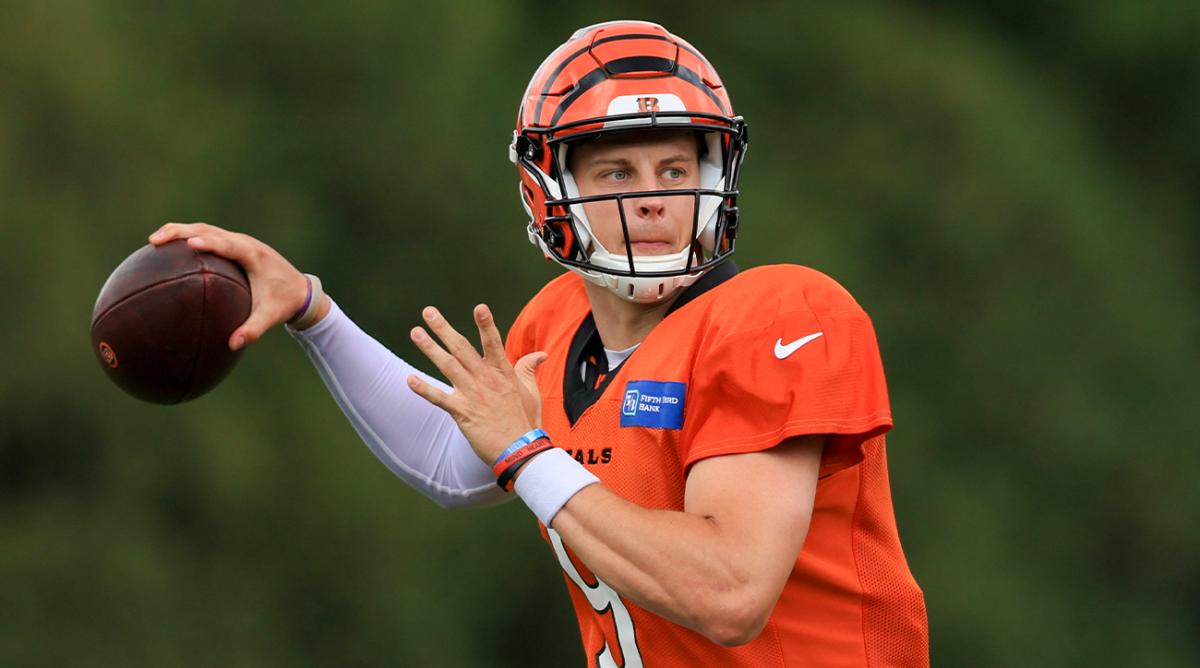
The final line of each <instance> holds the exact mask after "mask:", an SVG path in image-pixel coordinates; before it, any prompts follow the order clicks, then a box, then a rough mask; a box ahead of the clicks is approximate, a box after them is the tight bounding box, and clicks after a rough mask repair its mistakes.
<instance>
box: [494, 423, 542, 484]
mask: <svg viewBox="0 0 1200 668" xmlns="http://www.w3.org/2000/svg"><path fill="white" fill-rule="evenodd" d="M531 436H532V437H533V440H528V441H526V439H528V438H529V437H531ZM521 441H526V442H525V443H524V445H521ZM513 445H515V446H517V447H516V448H515V449H514V448H513V447H511V446H510V447H509V448H508V450H505V451H504V454H503V455H501V456H500V459H498V460H497V461H496V464H495V465H494V466H493V467H492V473H495V474H496V484H497V485H498V486H499V487H500V489H502V490H504V491H506V492H511V491H512V487H513V482H514V481H515V479H516V477H517V472H518V471H520V470H521V467H522V466H524V465H525V464H527V463H528V462H529V461H530V460H531V459H533V457H534V455H537V454H540V453H542V452H545V451H546V450H549V449H550V448H553V447H554V444H552V443H551V442H550V437H549V436H547V435H546V432H544V431H542V430H541V429H535V430H534V431H531V432H529V433H528V434H526V435H525V436H522V437H521V439H519V440H518V441H517V442H516V443H514V444H513Z"/></svg>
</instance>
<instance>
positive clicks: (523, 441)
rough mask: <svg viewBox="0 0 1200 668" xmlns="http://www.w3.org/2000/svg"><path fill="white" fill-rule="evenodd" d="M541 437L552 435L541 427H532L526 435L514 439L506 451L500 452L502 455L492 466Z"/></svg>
mask: <svg viewBox="0 0 1200 668" xmlns="http://www.w3.org/2000/svg"><path fill="white" fill-rule="evenodd" d="M539 438H550V435H549V434H547V433H546V432H544V431H542V430H541V429H530V430H529V431H527V432H525V435H524V436H522V437H521V438H518V439H517V440H515V441H513V444H512V445H510V446H508V448H507V449H505V451H504V452H501V453H500V456H499V457H497V458H496V461H495V462H493V463H492V467H493V468H495V466H496V464H499V463H500V460H502V459H504V458H505V457H507V456H509V455H511V454H512V453H514V452H516V451H517V450H518V449H520V448H523V447H525V446H527V445H529V444H530V443H533V442H534V441H536V440H538V439H539Z"/></svg>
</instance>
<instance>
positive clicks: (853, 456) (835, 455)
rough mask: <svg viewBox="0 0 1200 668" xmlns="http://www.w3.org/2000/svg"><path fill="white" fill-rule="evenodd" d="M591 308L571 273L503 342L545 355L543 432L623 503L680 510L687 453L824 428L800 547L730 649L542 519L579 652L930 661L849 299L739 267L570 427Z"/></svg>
mask: <svg viewBox="0 0 1200 668" xmlns="http://www.w3.org/2000/svg"><path fill="white" fill-rule="evenodd" d="M589 313H590V306H589V304H588V300H587V296H586V294H585V292H584V289H583V284H582V282H581V279H580V278H579V277H578V276H576V275H574V274H571V273H568V274H565V275H563V276H560V277H559V278H557V279H555V280H553V281H551V282H550V283H549V284H548V285H547V286H546V287H545V288H544V289H543V290H542V291H541V292H540V293H539V294H538V295H537V296H536V297H534V299H533V300H532V301H531V302H530V303H529V305H528V306H526V308H525V309H524V311H522V313H521V315H520V316H519V317H518V319H517V321H516V323H515V324H514V325H513V328H512V330H511V332H510V333H509V338H508V353H509V356H510V358H512V359H514V360H515V359H518V358H519V357H521V356H522V355H524V354H526V353H529V352H533V351H536V350H544V351H546V352H547V353H549V359H548V360H547V361H546V362H545V363H544V364H543V365H542V367H541V369H539V372H538V383H539V386H540V389H541V393H542V397H543V409H542V419H543V427H544V429H545V430H546V432H547V433H549V434H550V437H551V440H552V441H553V442H554V444H555V445H556V446H558V447H560V448H563V449H565V450H567V451H568V452H569V453H570V454H572V455H573V456H574V457H575V459H577V460H578V461H580V462H581V463H583V465H584V466H586V467H587V468H588V470H590V471H591V472H592V473H594V474H595V475H596V476H598V477H599V478H600V480H601V481H602V482H603V484H604V485H605V486H607V487H608V488H609V489H611V490H612V491H614V492H615V493H617V494H619V495H620V496H622V497H624V498H625V499H628V500H629V501H632V502H633V503H637V504H639V505H641V506H644V507H646V508H654V509H665V510H683V499H684V485H685V483H686V479H687V472H688V467H689V466H690V465H691V464H693V463H695V462H697V461H699V460H701V459H704V458H706V457H713V456H716V455H728V454H735V453H745V452H754V451H760V450H765V449H767V448H771V447H773V446H775V445H777V444H779V443H780V442H782V441H783V440H784V439H787V438H789V437H793V436H800V435H804V434H829V435H830V438H829V439H828V443H827V445H826V448H825V451H824V454H823V455H822V460H821V468H820V473H819V476H820V477H819V480H818V484H817V492H816V502H815V508H814V511H813V516H812V522H811V526H810V528H809V531H808V537H807V539H806V541H805V543H804V548H803V550H801V552H800V554H799V555H797V557H796V564H795V567H794V568H793V569H792V573H791V575H790V577H789V578H788V581H787V584H786V585H785V587H784V590H783V593H782V595H781V596H780V597H779V602H778V603H777V604H776V606H775V609H774V611H773V612H772V613H771V616H770V619H769V621H768V622H767V625H766V628H765V629H764V630H763V632H762V633H761V634H760V635H759V636H758V637H757V638H756V639H755V640H753V641H751V642H750V643H748V644H746V645H742V646H740V647H732V648H726V647H721V646H719V645H717V644H715V643H713V642H711V641H709V640H708V639H706V638H705V637H704V636H702V635H700V634H699V633H696V632H694V631H691V630H689V629H687V628H684V627H682V626H679V625H677V624H675V623H673V622H670V621H668V620H666V619H663V618H662V617H659V616H658V615H655V614H653V613H651V612H648V611H646V610H643V609H641V608H639V607H638V606H637V605H635V604H633V603H632V602H629V601H625V600H623V599H621V598H620V597H619V595H618V594H617V593H616V592H614V591H613V590H612V589H611V588H609V587H608V586H607V585H606V584H605V583H604V582H603V581H600V580H598V579H597V578H596V577H595V575H593V574H592V573H591V572H590V571H589V570H588V569H587V567H586V566H585V565H584V564H583V563H582V562H581V561H580V560H579V559H578V558H577V557H575V556H574V554H573V553H571V552H570V550H569V546H565V545H563V541H562V539H561V538H560V537H559V536H558V535H557V533H556V532H554V531H552V530H551V531H546V530H545V527H543V535H544V536H545V537H546V538H547V540H548V541H549V542H550V544H551V546H552V547H553V548H554V551H555V553H556V555H557V556H558V559H559V562H560V564H561V565H562V566H563V571H564V577H565V579H566V582H567V588H568V589H569V590H570V594H571V601H572V603H573V605H574V608H575V612H576V615H577V616H578V619H579V630H580V633H581V635H582V638H583V645H584V650H585V652H586V654H587V657H588V664H589V665H596V666H635V667H636V666H648V667H651V668H657V667H659V666H705V667H707V666H721V667H733V666H755V667H756V668H762V667H785V666H787V667H797V666H819V667H820V668H835V667H839V666H847V667H849V666H856V667H858V666H897V667H903V668H919V667H921V666H927V665H928V663H929V649H928V631H927V621H926V616H925V604H924V599H923V596H922V593H921V590H920V589H919V588H918V587H917V584H916V582H915V581H914V580H913V578H912V576H911V574H910V573H909V570H908V565H907V563H906V562H905V559H904V553H903V552H902V550H901V547H900V540H899V537H898V535H897V531H896V524H895V519H894V515H893V512H892V503H891V494H890V491H889V488H888V476H887V462H886V458H885V452H884V450H885V448H884V436H883V434H884V432H886V431H887V430H888V429H890V428H891V426H892V416H891V410H890V408H889V405H888V399H887V387H886V384H885V381H884V375H883V367H882V363H881V362H880V357H879V349H878V346H877V344H876V341H875V333H874V329H873V327H872V326H871V322H870V320H869V319H868V318H867V315H866V314H865V313H864V312H863V310H862V309H861V308H860V307H859V305H858V304H857V303H856V302H855V301H854V299H853V298H852V297H851V296H850V294H849V293H848V292H846V290H845V289H843V288H842V287H841V286H840V285H838V284H837V283H836V282H834V281H833V280H832V279H830V278H829V277H827V276H825V275H824V274H821V273H820V272H817V271H815V270H812V269H808V268H804V267H799V266H794V265H779V266H770V267H760V268H756V269H751V270H748V271H744V272H742V273H739V274H736V275H734V276H732V278H729V279H728V280H726V281H724V282H723V283H720V284H719V285H717V286H716V287H713V288H712V289H710V290H708V291H706V292H704V293H703V294H701V295H699V296H698V297H696V298H695V299H693V300H692V301H690V302H688V303H686V304H685V305H683V306H682V307H680V308H679V309H678V310H676V311H674V312H672V313H670V314H669V315H668V316H667V317H666V319H664V320H663V321H662V322H661V323H660V324H658V325H657V326H656V327H655V328H654V330H653V331H652V332H651V333H650V335H649V336H648V337H646V339H645V340H644V341H643V342H642V344H641V346H640V347H639V348H638V349H637V350H636V351H635V352H634V353H633V355H631V356H630V357H629V358H628V359H627V360H626V361H625V363H624V364H622V365H621V366H620V367H619V368H618V369H616V370H615V372H614V375H613V377H612V378H611V379H609V381H608V385H607V387H606V388H605V389H604V391H603V393H602V394H601V395H600V396H599V398H598V399H596V401H595V402H594V403H593V404H591V405H590V406H589V407H588V408H587V409H586V410H584V411H583V412H582V414H580V415H579V416H578V419H577V420H576V422H575V423H574V424H573V425H572V424H571V422H570V420H569V419H568V417H567V412H566V409H565V408H564V374H580V372H581V371H580V368H578V367H576V368H566V364H567V359H568V349H569V347H570V345H571V342H572V339H573V337H574V336H575V334H576V332H577V330H579V328H580V325H581V323H583V322H584V321H585V319H586V318H587V317H588V315H589ZM817 333H820V335H819V336H813V335H815V334H817ZM742 482H743V483H744V484H745V485H747V486H752V485H754V484H755V481H753V480H745V481H742ZM781 530H782V529H781Z"/></svg>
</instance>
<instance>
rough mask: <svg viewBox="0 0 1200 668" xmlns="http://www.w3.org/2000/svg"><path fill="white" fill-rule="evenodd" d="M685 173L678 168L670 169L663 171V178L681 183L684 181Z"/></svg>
mask: <svg viewBox="0 0 1200 668" xmlns="http://www.w3.org/2000/svg"><path fill="white" fill-rule="evenodd" d="M683 176H684V171H683V170H682V169H680V168H678V167H668V168H667V169H665V170H663V177H664V178H666V179H667V180H668V181H680V180H682V179H683Z"/></svg>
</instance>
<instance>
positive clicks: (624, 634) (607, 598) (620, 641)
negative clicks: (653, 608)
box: [546, 527, 642, 668]
mask: <svg viewBox="0 0 1200 668" xmlns="http://www.w3.org/2000/svg"><path fill="white" fill-rule="evenodd" d="M546 533H547V534H549V535H550V544H551V545H553V546H554V554H556V555H558V563H559V564H561V565H562V569H563V571H564V572H565V573H566V574H567V577H569V578H571V582H574V583H575V585H576V586H577V587H579V590H580V591H582V592H583V595H584V596H586V597H587V600H588V603H590V604H591V606H592V610H595V611H596V613H597V614H601V615H603V614H604V613H606V612H612V617H613V627H614V628H616V630H617V645H618V646H620V648H621V656H623V657H625V663H624V664H622V665H620V666H618V665H617V660H616V659H614V658H613V653H612V648H611V647H609V646H608V642H607V641H605V643H604V649H603V651H601V652H600V653H599V654H597V655H596V666H597V668H642V655H641V654H640V653H639V652H638V646H637V634H636V633H635V630H634V628H633V618H632V617H630V616H629V609H628V608H626V607H625V604H624V603H622V602H621V597H620V596H618V595H617V592H615V591H613V588H612V587H610V586H608V585H607V584H605V583H604V581H603V580H601V579H600V578H596V584H594V585H589V584H588V583H587V582H585V581H584V579H583V577H582V576H580V575H579V569H578V568H575V562H573V561H571V557H570V556H569V555H567V548H566V547H565V546H563V542H562V538H561V537H559V535H558V532H557V531H555V530H554V529H551V528H549V527H547V528H546Z"/></svg>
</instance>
